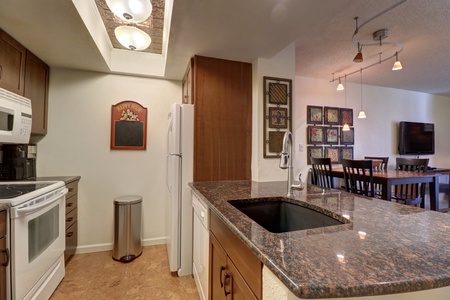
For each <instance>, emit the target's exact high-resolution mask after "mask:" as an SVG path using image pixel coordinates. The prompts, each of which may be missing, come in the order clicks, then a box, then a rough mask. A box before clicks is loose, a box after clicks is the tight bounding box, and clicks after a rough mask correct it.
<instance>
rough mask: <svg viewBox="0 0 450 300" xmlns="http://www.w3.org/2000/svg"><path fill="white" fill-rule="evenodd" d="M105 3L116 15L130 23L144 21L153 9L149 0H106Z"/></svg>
mask: <svg viewBox="0 0 450 300" xmlns="http://www.w3.org/2000/svg"><path fill="white" fill-rule="evenodd" d="M106 4H107V5H108V7H109V9H110V10H111V11H112V12H113V13H114V14H115V15H116V16H117V17H119V18H120V19H122V20H124V21H128V22H132V23H141V22H144V21H145V20H147V19H148V18H149V17H150V15H151V13H152V9H153V7H152V4H151V3H150V0H106Z"/></svg>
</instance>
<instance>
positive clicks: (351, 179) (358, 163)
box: [341, 159, 375, 197]
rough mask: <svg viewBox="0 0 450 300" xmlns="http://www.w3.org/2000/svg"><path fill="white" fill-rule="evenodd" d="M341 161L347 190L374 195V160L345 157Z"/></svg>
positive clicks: (369, 195)
mask: <svg viewBox="0 0 450 300" xmlns="http://www.w3.org/2000/svg"><path fill="white" fill-rule="evenodd" d="M341 163H342V168H343V169H344V181H345V187H346V190H347V192H350V193H354V194H359V195H364V196H368V197H374V191H375V189H374V184H373V169H372V161H371V160H353V159H343V160H342V162H341Z"/></svg>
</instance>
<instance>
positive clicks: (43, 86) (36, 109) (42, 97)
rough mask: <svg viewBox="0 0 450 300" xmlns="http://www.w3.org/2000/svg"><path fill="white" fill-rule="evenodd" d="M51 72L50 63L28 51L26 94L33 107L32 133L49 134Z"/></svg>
mask: <svg viewBox="0 0 450 300" xmlns="http://www.w3.org/2000/svg"><path fill="white" fill-rule="evenodd" d="M49 74H50V68H49V67H48V65H47V64H45V63H44V62H43V61H42V60H40V59H39V58H38V57H37V56H36V55H34V54H33V53H31V52H30V51H27V55H26V63H25V91H24V96H25V97H26V98H28V99H30V100H31V107H32V109H33V123H32V125H31V133H32V134H37V135H45V134H47V111H48V108H47V105H48V82H49Z"/></svg>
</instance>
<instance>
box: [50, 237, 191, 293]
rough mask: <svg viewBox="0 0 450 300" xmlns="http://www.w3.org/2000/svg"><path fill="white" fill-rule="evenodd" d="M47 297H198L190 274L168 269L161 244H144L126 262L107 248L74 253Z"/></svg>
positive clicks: (165, 254) (164, 247)
mask: <svg viewBox="0 0 450 300" xmlns="http://www.w3.org/2000/svg"><path fill="white" fill-rule="evenodd" d="M50 299H51V300H70V299H76V300H82V299H162V300H165V299H167V300H191V299H192V300H198V299H199V297H198V292H197V288H196V286H195V281H194V278H193V277H192V276H185V277H177V276H174V275H172V274H171V273H170V271H169V263H168V259H167V252H166V246H165V245H157V246H149V247H144V249H143V253H142V255H141V256H140V257H138V258H136V259H135V260H134V261H132V262H129V263H121V262H117V261H114V260H113V259H112V253H111V251H107V252H96V253H88V254H77V255H75V256H73V257H72V259H71V260H70V262H69V264H68V265H67V266H66V276H65V277H64V279H63V281H62V282H61V283H60V285H59V286H58V288H57V289H56V290H55V292H54V293H53V295H52V297H51V298H50Z"/></svg>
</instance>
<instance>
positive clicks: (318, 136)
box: [308, 126, 324, 145]
mask: <svg viewBox="0 0 450 300" xmlns="http://www.w3.org/2000/svg"><path fill="white" fill-rule="evenodd" d="M323 129H324V128H323V127H321V126H308V144H314V145H321V144H323V140H324V137H323Z"/></svg>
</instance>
